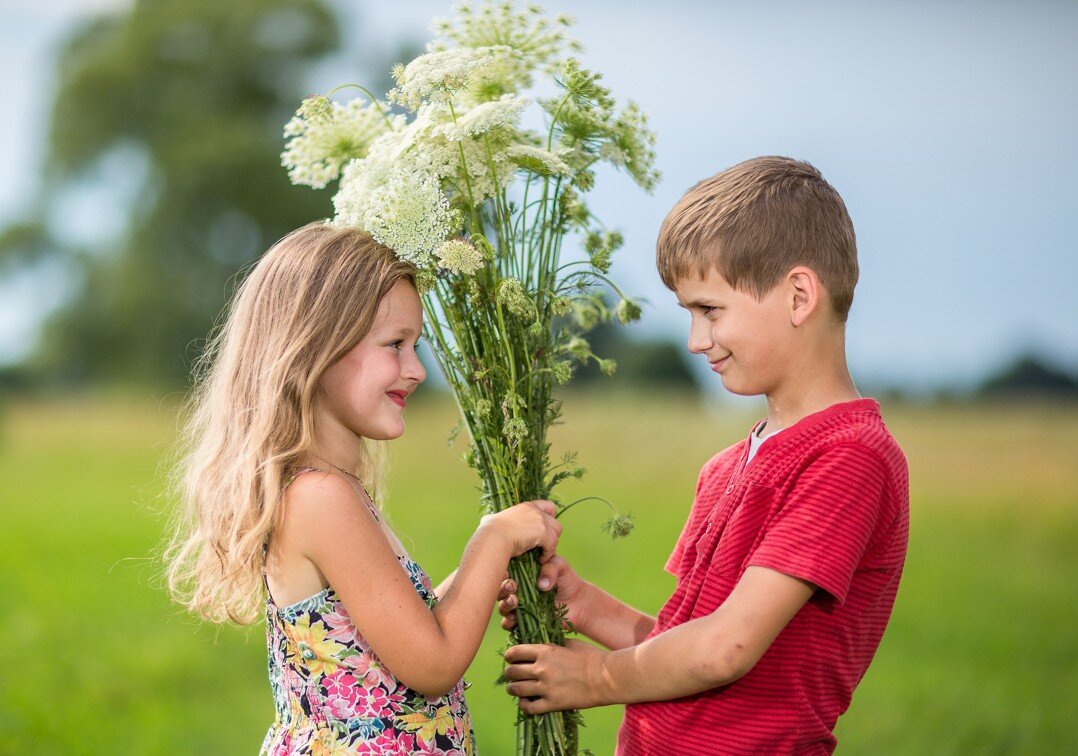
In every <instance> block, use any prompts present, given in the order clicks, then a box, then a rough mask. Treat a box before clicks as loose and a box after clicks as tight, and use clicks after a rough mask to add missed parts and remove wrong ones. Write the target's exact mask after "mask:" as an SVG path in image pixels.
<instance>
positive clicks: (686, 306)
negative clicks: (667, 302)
mask: <svg viewBox="0 0 1078 756" xmlns="http://www.w3.org/2000/svg"><path fill="white" fill-rule="evenodd" d="M677 306H678V307H680V308H682V309H683V310H691V309H692V308H694V307H718V304H717V303H715V302H711V301H708V300H706V299H694V300H693V301H691V302H688V303H684V302H678V303H677Z"/></svg>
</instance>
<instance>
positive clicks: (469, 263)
mask: <svg viewBox="0 0 1078 756" xmlns="http://www.w3.org/2000/svg"><path fill="white" fill-rule="evenodd" d="M434 256H435V257H437V258H438V267H440V268H442V269H444V270H448V271H449V272H450V273H456V274H458V275H464V276H470V275H473V274H474V273H475V272H476V271H478V270H479V269H480V268H482V267H483V254H482V253H481V252H480V251H479V250H478V249H476V248H475V247H474V246H472V245H471V244H469V243H468V242H466V241H465V240H464V239H450V240H449V241H447V242H445V243H444V244H442V246H440V247H438V249H437V250H435V252H434Z"/></svg>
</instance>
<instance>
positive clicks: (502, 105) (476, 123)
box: [441, 94, 531, 142]
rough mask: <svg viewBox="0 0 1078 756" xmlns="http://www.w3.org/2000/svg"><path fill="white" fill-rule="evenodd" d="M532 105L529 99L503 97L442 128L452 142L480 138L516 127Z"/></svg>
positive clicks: (480, 106) (481, 105)
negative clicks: (505, 128)
mask: <svg viewBox="0 0 1078 756" xmlns="http://www.w3.org/2000/svg"><path fill="white" fill-rule="evenodd" d="M529 104H531V100H530V99H528V98H527V97H518V96H516V95H511V94H507V95H502V97H501V98H500V99H498V100H492V101H491V102H484V103H481V104H479V105H476V106H475V107H474V108H472V109H471V110H469V111H467V112H466V113H464V114H463V115H462V116H460V117H459V118H458V119H457V121H456V122H455V123H449V124H445V125H444V126H442V129H441V131H442V133H443V134H444V135H445V138H446V139H448V140H449V141H451V142H459V141H461V140H463V139H465V138H466V137H475V136H480V135H481V134H486V133H487V132H488V131H490V130H492V129H494V128H496V127H498V126H508V125H514V126H515V125H516V123H517V121H518V120H519V119H520V114H521V113H522V112H524V109H525V108H526V107H528V105H529Z"/></svg>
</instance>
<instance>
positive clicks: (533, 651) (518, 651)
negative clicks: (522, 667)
mask: <svg viewBox="0 0 1078 756" xmlns="http://www.w3.org/2000/svg"><path fill="white" fill-rule="evenodd" d="M541 648H543V647H542V646H541V645H539V644H536V643H522V644H521V645H519V646H510V647H509V649H507V650H506V652H505V660H506V661H507V662H509V663H510V664H521V663H528V662H533V661H535V660H536V659H537V658H538V657H539V650H540V649H541Z"/></svg>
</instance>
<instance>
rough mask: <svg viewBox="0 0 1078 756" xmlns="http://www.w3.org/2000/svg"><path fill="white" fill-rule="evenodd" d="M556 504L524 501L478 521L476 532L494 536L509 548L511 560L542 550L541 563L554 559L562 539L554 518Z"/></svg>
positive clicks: (541, 501)
mask: <svg viewBox="0 0 1078 756" xmlns="http://www.w3.org/2000/svg"><path fill="white" fill-rule="evenodd" d="M557 511H558V509H557V505H555V504H554V502H552V501H546V500H545V499H541V500H539V501H525V502H523V503H522V504H517V505H516V506H512V507H509V509H505V510H502V511H501V512H497V513H495V514H488V515H485V516H484V517H483V518H482V519H481V520H480V521H479V530H480V531H483V530H486V531H487V532H490V533H495V534H497V535H498V536H499V537H500V538H502V539H503V540H504V541H505V543H506V544H507V545H508V547H509V551H510V554H509V556H510V557H517V556H520V555H521V554H523V553H525V552H526V551H531V550H532V549H534V548H541V549H542V550H543V553H542V555H541V556H540V557H539V561H540V562H546V561H548V560H549V559H550V558H551V557H552V556H554V549H555V548H556V547H557V545H558V537H559V536H561V531H562V527H561V523H560V522H558V521H557V519H555V517H554V514H555V513H556V512H557Z"/></svg>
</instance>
